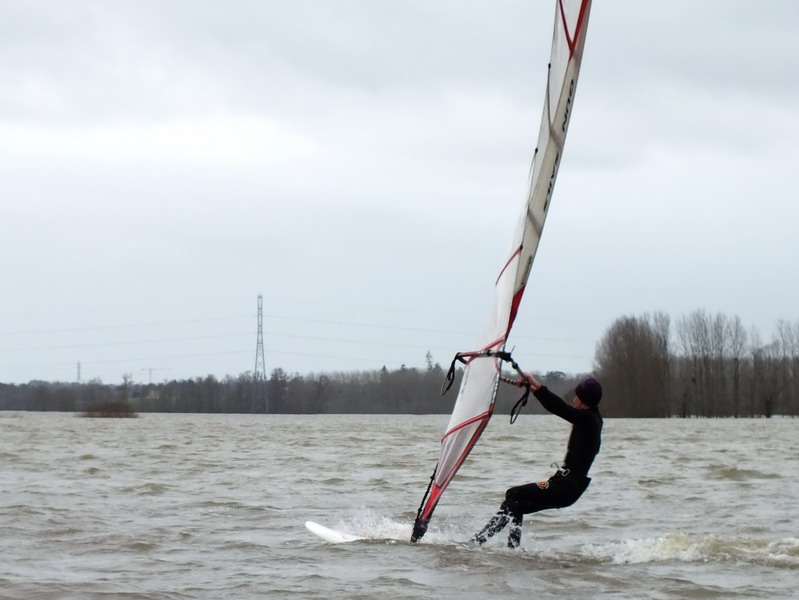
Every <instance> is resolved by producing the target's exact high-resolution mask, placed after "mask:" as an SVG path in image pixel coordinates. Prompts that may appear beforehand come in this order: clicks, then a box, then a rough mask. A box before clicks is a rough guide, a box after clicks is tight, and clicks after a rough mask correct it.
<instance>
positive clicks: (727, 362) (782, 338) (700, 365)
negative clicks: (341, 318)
mask: <svg viewBox="0 0 799 600" xmlns="http://www.w3.org/2000/svg"><path fill="white" fill-rule="evenodd" d="M425 358H426V366H425V368H422V369H417V368H406V367H405V366H402V367H400V368H399V369H394V370H389V369H387V368H386V367H383V368H382V369H379V370H374V371H357V372H334V373H321V374H314V373H311V374H308V375H301V374H299V373H291V374H290V373H287V372H286V371H285V370H283V369H281V368H276V369H274V370H273V371H272V372H271V374H270V377H269V378H268V379H267V380H266V381H264V380H263V379H261V378H259V377H255V376H254V375H253V373H252V372H245V373H242V374H241V375H239V376H238V377H232V376H226V377H224V378H222V379H217V378H216V377H214V376H212V375H209V376H207V377H198V378H194V379H185V380H172V381H166V382H163V383H150V384H137V383H134V382H133V380H132V377H131V376H130V375H125V376H124V377H123V383H122V384H121V385H106V384H103V383H102V382H101V381H99V380H93V381H90V382H87V383H81V384H79V383H62V382H43V381H34V382H30V383H27V384H21V385H7V384H0V410H40V411H75V412H80V411H87V410H89V409H91V407H95V406H100V405H108V404H113V403H115V402H125V403H127V404H128V405H129V406H130V408H131V409H132V410H135V411H137V412H208V413H276V414H280V413H283V414H286V413H292V414H304V413H337V414H352V413H386V414H392V413H393V414H446V413H449V412H450V411H451V410H452V406H453V403H454V401H455V398H456V396H457V389H458V386H459V380H460V377H461V375H462V370H461V369H457V370H456V371H455V381H454V384H453V386H452V388H453V389H452V390H450V392H449V394H447V395H446V396H443V397H442V396H441V394H440V389H441V384H442V382H443V380H444V375H445V370H444V369H442V367H441V365H439V364H438V363H434V362H433V360H432V356H431V355H430V353H429V352H428V354H427V356H426V357H425ZM538 375H539V377H540V378H541V379H542V380H543V382H544V383H545V384H546V385H547V386H548V387H550V389H552V390H553V391H555V392H556V393H558V394H560V395H561V396H563V397H565V398H566V399H567V400H568V399H569V398H570V397H571V394H572V393H573V390H574V387H575V386H576V384H577V383H578V382H579V380H580V379H582V377H584V376H585V375H586V374H566V373H563V372H560V371H552V372H549V373H544V374H538ZM593 375H594V376H595V377H597V378H598V379H599V380H600V381H601V382H602V384H603V387H604V390H605V398H604V400H603V403H602V412H603V414H604V415H606V416H609V417H675V416H676V417H723V416H728V417H753V416H765V417H770V416H773V415H776V414H782V415H797V414H799V322H797V323H795V324H791V323H788V322H787V321H779V322H778V323H777V327H776V331H775V333H774V334H773V336H772V339H771V341H769V342H768V343H764V342H763V340H762V338H761V336H760V334H759V333H758V332H757V331H756V330H754V329H751V330H746V329H745V328H744V326H743V324H742V323H741V320H740V319H739V318H738V317H727V316H726V315H723V314H721V313H718V314H715V315H713V314H709V313H707V312H705V311H703V310H697V311H694V312H693V313H690V314H688V315H686V316H684V317H681V318H680V319H678V320H677V321H676V322H675V323H674V325H672V322H671V318H670V317H669V316H668V315H667V314H665V313H662V312H656V313H652V314H644V315H642V316H626V317H621V318H619V319H617V320H616V321H614V322H613V323H612V324H611V326H610V327H609V328H608V329H607V330H606V331H605V333H604V334H603V336H602V338H601V339H600V341H599V342H598V344H597V348H596V353H595V357H594V373H593ZM521 393H522V391H521V390H519V389H518V388H515V387H513V386H509V385H505V384H500V388H499V394H498V396H497V405H496V409H495V410H496V412H497V413H509V412H510V411H511V409H512V408H513V406H514V405H515V403H516V402H517V401H518V400H519V397H520V395H521ZM541 410H542V409H541V407H540V405H539V404H538V403H537V402H536V401H535V400H532V401H531V402H530V403H529V404H528V406H527V407H526V408H525V411H527V412H536V413H538V412H541Z"/></svg>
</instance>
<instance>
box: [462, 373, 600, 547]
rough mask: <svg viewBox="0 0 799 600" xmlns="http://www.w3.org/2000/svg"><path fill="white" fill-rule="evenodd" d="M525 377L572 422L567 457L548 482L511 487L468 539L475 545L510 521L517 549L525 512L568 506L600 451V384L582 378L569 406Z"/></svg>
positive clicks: (540, 397)
mask: <svg viewBox="0 0 799 600" xmlns="http://www.w3.org/2000/svg"><path fill="white" fill-rule="evenodd" d="M525 378H526V379H527V382H528V384H529V385H530V387H531V388H532V390H533V395H534V396H535V397H536V398H537V399H538V401H539V402H540V403H541V405H542V406H543V407H544V408H546V409H547V410H548V411H549V412H551V413H552V414H554V415H557V416H559V417H560V418H562V419H566V420H567V421H569V423H571V424H572V431H571V435H570V436H569V445H568V448H567V450H566V458H565V459H564V460H563V463H564V464H563V466H562V467H560V468H558V471H557V472H556V473H555V474H554V475H553V476H552V477H550V478H549V480H548V481H540V482H538V483H528V484H527V485H521V486H518V487H512V488H510V489H509V490H508V491H507V492H506V493H505V501H504V502H503V503H502V505H501V506H500V507H499V512H498V513H497V514H496V515H494V517H493V518H492V519H491V520H490V521H489V522H488V524H487V525H486V526H485V527H484V528H483V530H482V531H480V532H479V533H478V534H476V535H475V536H474V537H473V538H472V540H471V541H472V542H475V543H478V544H484V543H485V542H487V541H488V539H489V538H490V537H491V536H493V535H494V534H495V533H498V532H500V531H502V529H503V528H504V527H505V526H506V525H507V524H508V522H511V528H510V534H509V535H508V547H509V548H518V547H519V544H520V543H521V539H522V519H523V516H524V515H526V514H529V513H534V512H538V511H540V510H546V509H549V508H563V507H565V506H571V505H572V504H574V503H575V502H576V501H577V499H578V498H579V497H580V496H581V495H582V494H583V492H584V491H585V490H586V488H587V487H588V484H589V483H591V478H590V477H588V470H589V469H590V468H591V464H592V463H593V462H594V457H596V455H597V453H598V452H599V446H600V440H601V436H602V415H600V414H599V409H598V408H597V406H598V404H599V401H600V400H601V399H602V386H601V385H600V384H599V382H598V381H597V380H596V379H594V378H593V377H590V378H588V379H586V380H584V381H582V382H581V383H580V384H579V385H578V386H577V389H576V390H575V396H574V400H573V401H572V406H569V405H568V404H566V403H565V402H564V401H563V400H562V399H561V398H560V397H558V396H556V395H555V394H553V393H552V392H551V391H549V390H548V389H547V388H546V386H543V385H541V383H540V382H539V381H538V380H537V379H536V378H535V377H533V376H532V375H530V374H529V373H528V374H525Z"/></svg>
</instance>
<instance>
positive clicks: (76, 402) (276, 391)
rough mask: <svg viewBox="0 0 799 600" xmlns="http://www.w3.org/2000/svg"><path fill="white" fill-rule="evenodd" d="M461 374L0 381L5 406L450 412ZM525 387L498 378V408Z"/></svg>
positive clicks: (566, 381) (565, 381)
mask: <svg viewBox="0 0 799 600" xmlns="http://www.w3.org/2000/svg"><path fill="white" fill-rule="evenodd" d="M428 356H429V354H428ZM462 373H463V371H462V369H458V370H456V372H455V380H454V383H453V385H452V389H451V390H450V391H449V393H447V394H446V395H444V396H442V394H441V387H442V383H443V381H444V376H445V371H444V369H442V368H441V366H440V365H439V364H432V363H431V362H429V363H428V365H427V367H426V368H424V369H416V368H406V367H404V366H403V367H401V368H399V369H395V370H389V369H387V368H386V367H383V368H382V369H379V370H375V371H358V372H335V373H322V374H313V373H312V374H310V375H301V374H299V373H293V374H289V373H287V372H286V371H285V370H283V369H281V368H277V369H274V370H273V371H272V373H271V376H270V378H269V379H268V380H267V381H265V382H264V381H260V380H259V379H258V378H255V377H253V375H252V373H251V372H247V373H243V374H241V375H239V376H238V377H235V378H234V377H230V376H228V377H225V378H223V379H217V378H216V377H214V376H212V375H209V376H207V377H202V378H196V379H186V380H173V381H167V382H164V383H150V384H137V383H133V382H132V379H131V378H130V377H129V376H125V377H124V378H123V383H122V384H121V385H106V384H103V383H102V382H101V381H99V380H95V381H90V382H88V383H84V384H78V383H58V382H56V383H52V382H42V381H34V382H30V383H27V384H22V385H5V384H0V410H35V411H66V412H71V411H75V412H83V413H91V412H92V409H93V408H95V407H105V406H108V405H113V404H114V403H119V402H125V403H127V405H128V406H129V407H130V408H131V409H132V410H134V411H136V412H139V413H142V412H177V413H187V412H188V413H193V412H201V413H206V412H207V413H272V414H314V413H331V414H359V413H360V414H370V413H385V414H448V413H449V412H451V411H452V407H453V404H454V402H455V398H456V396H457V390H458V386H459V385H460V379H461V376H462ZM543 378H544V380H545V381H546V382H547V384H548V385H549V386H550V387H551V388H552V389H554V390H558V391H560V393H564V394H565V393H566V392H567V390H568V389H569V388H572V389H573V388H574V386H575V385H576V383H577V382H576V380H575V379H574V378H573V377H570V376H568V375H566V374H565V373H561V372H552V373H547V374H545V375H544V376H543ZM522 392H523V391H522V390H520V389H518V388H516V387H513V386H509V385H501V386H500V390H499V393H498V395H497V404H496V411H497V412H507V413H509V412H510V410H511V409H512V408H513V406H514V405H515V404H516V402H517V401H518V400H519V398H520V397H521V395H522ZM526 410H533V411H540V407H539V406H538V404H537V402H535V401H533V402H531V403H530V404H528V407H527V409H526Z"/></svg>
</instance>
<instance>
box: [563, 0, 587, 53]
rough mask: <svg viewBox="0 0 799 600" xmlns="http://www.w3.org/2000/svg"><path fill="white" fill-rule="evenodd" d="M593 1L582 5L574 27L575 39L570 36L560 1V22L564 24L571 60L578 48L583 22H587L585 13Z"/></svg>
mask: <svg viewBox="0 0 799 600" xmlns="http://www.w3.org/2000/svg"><path fill="white" fill-rule="evenodd" d="M590 2H591V0H583V2H582V3H581V4H580V14H579V15H578V16H577V24H576V25H575V26H574V37H572V36H570V35H569V27H568V25H567V23H566V13H565V12H564V11H563V0H558V8H559V10H560V20H561V21H562V22H563V33H564V35H565V36H566V43H567V44H568V45H569V59H571V57H572V56H574V49H575V48H576V47H577V39H578V38H579V37H580V34H581V33H582V30H583V22H584V21H585V13H586V11H587V10H588V5H589V4H590Z"/></svg>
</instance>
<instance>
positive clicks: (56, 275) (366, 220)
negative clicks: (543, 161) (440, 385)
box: [0, 0, 799, 383]
mask: <svg viewBox="0 0 799 600" xmlns="http://www.w3.org/2000/svg"><path fill="white" fill-rule="evenodd" d="M553 16H554V2H553V1H552V0H540V1H529V0H518V1H515V0H500V1H492V2H487V1H483V2H477V1H428V0H419V1H412V0H346V1H345V0H328V1H322V0H316V1H303V0H257V1H256V0H252V1H244V0H237V1H231V2H221V1H214V2H212V1H205V0H170V1H161V0H159V1H154V0H153V1H148V0H130V1H124V0H119V1H113V0H96V1H89V0H85V1H84V0H71V1H70V2H63V1H62V0H50V1H48V0H37V1H36V2H28V1H25V0H0V54H2V56H3V57H4V59H3V67H2V77H0V198H2V199H1V200H0V207H2V235H1V236H0V286H2V287H0V290H1V291H0V382H6V383H22V382H27V381H30V380H35V379H44V380H62V381H75V380H76V379H77V377H78V363H79V362H80V365H81V367H80V370H81V374H80V376H81V379H82V380H83V381H88V380H90V379H93V378H101V379H102V380H103V381H104V382H106V383H116V382H121V381H122V377H123V375H124V374H130V375H132V376H133V379H134V380H136V381H140V382H146V381H148V380H150V379H152V381H162V380H164V379H172V378H188V377H197V376H205V375H208V374H213V375H215V376H217V377H224V376H225V375H228V374H230V375H234V376H237V375H238V374H240V373H242V372H245V371H250V370H252V369H253V367H254V364H255V348H256V330H257V321H256V314H257V296H258V294H259V293H261V294H263V305H264V309H263V311H264V320H263V329H264V347H265V354H266V367H267V371H268V372H269V371H271V370H272V369H274V368H276V367H281V368H283V369H285V370H286V371H289V372H299V373H303V374H305V373H310V372H315V373H318V372H326V371H355V370H372V369H379V368H380V367H382V366H383V365H385V366H387V367H388V368H398V367H399V366H400V365H402V364H405V365H407V366H409V367H423V366H424V364H425V354H426V353H427V352H428V351H429V352H431V353H432V355H433V359H434V361H436V362H440V363H441V364H442V365H445V364H448V363H449V361H450V360H451V357H452V355H453V354H454V353H455V352H456V351H459V350H470V349H472V346H473V344H474V342H475V340H476V339H477V335H478V333H479V331H480V330H481V329H482V325H483V321H484V319H485V318H486V315H487V311H488V309H489V307H490V303H491V297H492V293H493V290H492V287H493V282H494V280H495V278H496V275H497V274H498V272H499V269H500V267H501V266H502V264H503V263H504V261H505V258H506V256H507V253H508V250H509V246H510V242H511V235H512V232H513V229H514V225H515V221H516V218H517V216H518V214H519V210H520V208H521V205H522V203H523V201H524V199H525V196H526V191H527V184H528V181H527V175H528V169H529V166H530V160H531V158H532V153H533V149H534V144H535V140H536V137H537V127H538V123H539V119H540V114H541V108H542V100H543V95H544V85H545V77H546V65H547V62H548V59H549V47H550V43H551V33H552V21H553ZM797 32H799V4H797V3H796V2H794V1H793V0H784V1H778V0H762V1H755V0H749V1H734V0H715V1H714V0H703V1H702V2H694V1H690V2H689V1H688V0H672V1H670V2H666V3H652V2H633V1H630V0H624V1H623V0H595V2H594V6H593V11H592V14H591V18H590V23H589V28H588V35H587V42H586V48H585V56H584V60H583V69H582V75H581V79H580V83H579V87H578V90H577V94H576V99H575V106H574V109H573V116H572V120H571V126H570V130H569V139H568V141H567V146H566V151H565V154H564V158H563V161H562V164H561V169H560V174H559V180H558V185H557V188H556V190H555V194H554V198H553V201H552V207H551V209H550V212H549V218H548V221H547V224H546V229H545V231H544V235H543V238H542V241H541V246H540V248H539V252H538V256H537V258H536V262H535V264H534V265H533V270H532V274H531V279H530V283H529V285H528V290H527V292H526V296H525V301H524V304H523V305H522V308H521V311H520V314H519V317H518V319H517V321H516V325H515V328H514V332H513V334H512V336H511V340H510V344H511V346H514V347H515V351H514V354H515V356H516V358H517V360H518V361H519V362H520V363H521V365H522V367H524V368H525V369H528V370H535V371H541V372H544V371H549V370H561V371H566V372H569V373H578V372H588V371H590V370H591V368H592V364H593V357H594V351H595V347H596V344H597V342H598V340H599V339H600V338H601V337H602V335H603V333H604V332H605V331H606V329H607V328H608V327H609V326H610V325H611V324H612V322H613V321H614V320H615V319H617V318H619V317H621V316H625V315H642V314H644V313H651V312H653V311H665V312H667V313H668V314H669V315H671V317H672V320H673V321H676V320H678V319H679V318H681V317H682V316H684V315H687V314H688V313H690V312H691V311H694V310H697V309H704V310H706V311H708V312H711V313H716V312H722V313H724V314H726V315H728V316H739V317H740V318H741V320H742V321H743V323H744V325H745V326H746V327H747V328H749V327H755V328H758V329H759V331H760V332H761V334H762V336H763V338H764V339H766V340H768V339H769V338H770V337H771V335H772V333H773V331H774V330H775V324H776V322H777V320H778V319H785V320H788V321H790V322H796V321H799V266H797V264H798V263H799V235H797V225H799V202H797V189H799V160H797V159H799V151H798V150H797V142H799V35H797Z"/></svg>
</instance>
